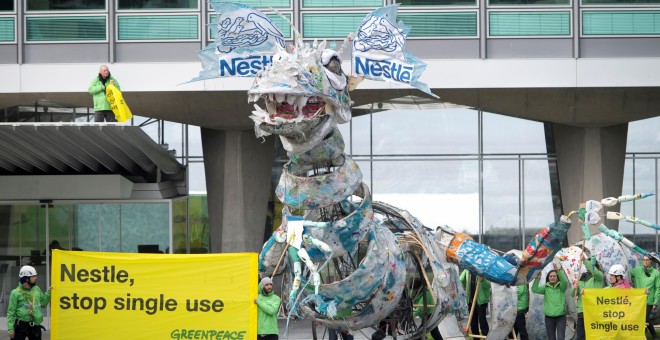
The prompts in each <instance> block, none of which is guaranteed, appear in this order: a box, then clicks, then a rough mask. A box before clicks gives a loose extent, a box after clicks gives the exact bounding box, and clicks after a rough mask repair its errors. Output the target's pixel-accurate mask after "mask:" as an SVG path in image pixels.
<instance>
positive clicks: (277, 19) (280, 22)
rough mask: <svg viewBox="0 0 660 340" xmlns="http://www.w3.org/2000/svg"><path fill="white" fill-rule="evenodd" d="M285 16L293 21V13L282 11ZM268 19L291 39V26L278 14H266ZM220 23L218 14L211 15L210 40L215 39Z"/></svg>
mask: <svg viewBox="0 0 660 340" xmlns="http://www.w3.org/2000/svg"><path fill="white" fill-rule="evenodd" d="M282 15H283V16H284V17H286V18H287V19H289V21H291V14H288V13H282ZM266 16H267V17H268V19H270V20H271V21H272V22H273V24H275V26H277V27H278V28H279V29H280V31H282V35H283V36H284V38H285V39H291V26H289V24H288V23H287V22H286V20H284V18H282V17H281V16H279V15H278V14H266ZM217 24H218V15H215V14H214V15H211V20H210V21H209V40H215V34H216V32H217Z"/></svg>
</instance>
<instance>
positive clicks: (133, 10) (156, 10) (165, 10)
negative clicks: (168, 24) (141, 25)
mask: <svg viewBox="0 0 660 340" xmlns="http://www.w3.org/2000/svg"><path fill="white" fill-rule="evenodd" d="M106 1H107V0H106ZM200 8H201V5H200V0H197V7H196V8H150V9H136V8H131V9H120V8H119V1H118V0H115V6H114V10H115V12H116V13H117V14H122V15H124V14H126V13H147V14H150V13H172V12H177V13H191V12H193V13H199V12H200Z"/></svg>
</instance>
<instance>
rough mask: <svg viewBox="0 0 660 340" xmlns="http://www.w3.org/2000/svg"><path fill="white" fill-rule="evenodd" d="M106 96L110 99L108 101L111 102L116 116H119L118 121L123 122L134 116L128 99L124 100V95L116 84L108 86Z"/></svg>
mask: <svg viewBox="0 0 660 340" xmlns="http://www.w3.org/2000/svg"><path fill="white" fill-rule="evenodd" d="M105 98H106V99H107V100H108V103H110V107H112V112H113V113H114V114H115V118H117V121H118V122H120V123H123V122H125V121H127V120H129V119H131V118H133V114H132V113H131V109H129V108H128V105H127V104H126V101H124V96H123V95H122V94H121V91H119V89H118V88H117V87H116V86H114V85H113V84H109V85H108V86H106V88H105Z"/></svg>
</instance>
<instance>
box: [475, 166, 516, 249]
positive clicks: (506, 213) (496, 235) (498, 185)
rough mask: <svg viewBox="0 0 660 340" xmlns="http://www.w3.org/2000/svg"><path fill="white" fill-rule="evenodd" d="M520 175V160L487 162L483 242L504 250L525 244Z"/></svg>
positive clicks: (484, 178) (484, 171)
mask: <svg viewBox="0 0 660 340" xmlns="http://www.w3.org/2000/svg"><path fill="white" fill-rule="evenodd" d="M519 176H520V172H519V164H518V161H516V160H484V162H483V195H484V196H483V202H484V203H483V209H484V212H483V221H484V222H483V223H484V230H483V232H484V235H483V236H484V239H483V243H484V244H487V245H488V246H490V247H493V248H495V249H499V250H501V251H508V250H509V249H520V245H521V244H522V241H521V237H522V235H521V232H520V201H519V200H520V193H519V190H520V187H519V180H520V178H519Z"/></svg>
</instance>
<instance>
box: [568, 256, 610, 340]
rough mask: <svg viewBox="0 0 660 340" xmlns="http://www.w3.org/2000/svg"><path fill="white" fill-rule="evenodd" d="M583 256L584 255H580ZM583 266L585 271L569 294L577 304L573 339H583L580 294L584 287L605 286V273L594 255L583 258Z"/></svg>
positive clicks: (582, 315)
mask: <svg viewBox="0 0 660 340" xmlns="http://www.w3.org/2000/svg"><path fill="white" fill-rule="evenodd" d="M582 256H583V257H585V255H584V254H583V255H582ZM583 263H584V266H585V267H586V268H587V272H586V273H582V275H580V279H579V280H578V281H577V282H575V283H574V284H573V287H571V291H570V294H571V296H574V297H575V299H576V301H577V302H576V303H575V305H576V306H577V325H576V327H575V332H576V335H575V336H576V338H575V340H584V339H585V333H584V314H583V309H582V294H584V289H585V288H603V287H605V275H604V274H603V272H602V271H601V270H600V267H599V266H598V263H596V257H592V258H591V259H590V260H589V259H586V258H585V259H584V262H583Z"/></svg>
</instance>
